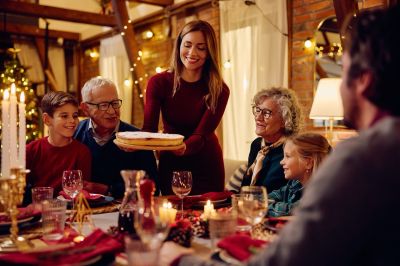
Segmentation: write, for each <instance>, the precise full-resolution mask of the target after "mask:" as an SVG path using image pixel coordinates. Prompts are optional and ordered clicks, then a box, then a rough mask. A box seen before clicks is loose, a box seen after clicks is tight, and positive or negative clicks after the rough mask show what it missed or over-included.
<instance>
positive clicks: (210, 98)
mask: <svg viewBox="0 0 400 266" xmlns="http://www.w3.org/2000/svg"><path fill="white" fill-rule="evenodd" d="M193 31H200V32H202V33H203V35H204V38H205V39H206V44H207V59H206V62H205V63H204V66H203V70H202V76H203V77H205V79H206V81H207V82H208V89H209V93H208V94H207V95H206V96H205V97H204V100H205V103H206V105H207V107H208V108H209V109H210V110H211V111H212V112H215V109H216V107H217V103H218V97H219V96H220V94H221V92H222V84H223V79H222V75H221V62H220V56H219V47H218V43H217V38H216V36H215V32H214V29H213V28H212V27H211V25H210V24H209V23H208V22H206V21H203V20H195V21H191V22H189V23H187V24H186V25H185V26H184V27H183V28H182V30H181V31H180V33H179V35H178V37H177V38H176V40H175V44H174V50H173V52H172V57H171V64H170V71H172V72H173V73H174V87H173V93H172V94H173V95H175V93H176V92H177V91H178V90H179V86H180V77H181V74H182V71H183V69H184V67H185V66H184V65H183V63H182V61H181V59H180V47H181V43H182V39H183V37H184V36H185V35H186V34H188V33H189V32H193Z"/></svg>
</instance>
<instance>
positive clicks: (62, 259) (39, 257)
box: [0, 229, 123, 265]
mask: <svg viewBox="0 0 400 266" xmlns="http://www.w3.org/2000/svg"><path fill="white" fill-rule="evenodd" d="M122 250H123V246H122V244H121V243H120V242H118V241H117V240H115V239H114V238H112V237H111V236H110V235H107V234H106V233H104V232H103V231H101V230H100V229H96V230H95V231H93V232H92V233H91V234H90V235H89V236H87V237H86V238H85V240H83V241H82V242H80V243H78V244H75V245H74V246H73V247H72V248H64V249H62V250H57V251H43V252H37V253H21V252H14V253H7V254H4V255H0V262H1V264H2V265H4V264H6V265H9V264H18V265H21V264H28V265H72V264H77V263H82V262H84V261H88V260H91V259H93V258H95V257H97V256H100V255H105V254H113V253H114V254H115V253H117V252H121V251H122Z"/></svg>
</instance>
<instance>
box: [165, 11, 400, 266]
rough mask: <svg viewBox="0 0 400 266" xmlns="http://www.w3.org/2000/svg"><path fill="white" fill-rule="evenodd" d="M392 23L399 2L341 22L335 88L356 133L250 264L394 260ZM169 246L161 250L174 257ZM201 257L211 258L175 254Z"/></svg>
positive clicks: (397, 181) (397, 141)
mask: <svg viewBox="0 0 400 266" xmlns="http://www.w3.org/2000/svg"><path fill="white" fill-rule="evenodd" d="M399 25H400V6H399V5H397V6H395V7H393V8H391V9H388V10H375V11H366V12H363V13H361V14H360V15H359V16H357V17H353V18H352V20H351V21H349V22H348V23H346V27H345V34H344V37H345V53H344V56H343V82H342V85H341V95H342V98H343V105H344V112H345V115H344V116H345V121H346V124H347V125H349V126H351V127H353V128H354V129H357V130H359V133H360V134H359V136H358V137H355V138H352V139H349V140H347V141H344V142H343V143H340V144H339V145H338V146H337V147H336V149H335V150H334V152H333V153H332V155H330V156H329V157H328V158H327V160H326V161H325V162H324V163H322V165H321V167H320V168H319V169H318V170H317V172H316V174H315V176H314V177H313V178H312V180H311V181H310V183H309V184H308V186H307V188H306V190H305V193H304V195H303V198H302V199H301V202H300V205H299V208H298V209H297V211H296V212H295V216H294V218H293V220H292V221H291V222H289V223H288V224H287V225H286V226H285V227H284V228H283V230H282V231H281V232H280V233H279V237H278V239H277V240H276V241H274V242H272V243H271V244H270V245H268V247H267V248H265V250H264V251H263V252H261V253H260V254H258V255H256V256H254V257H252V258H251V259H250V261H248V264H249V265H297V266H299V265H300V266H301V265H332V266H337V265H385V266H387V265H399V264H400V244H399V241H400V227H399V222H398V219H397V218H396V217H397V212H399V210H400V193H399V192H398V189H399V187H400V167H399V163H400V117H399V116H400V104H399V103H398V101H399V99H400V88H399V87H400V85H399V84H400V83H399V82H398V76H399V75H398V74H397V72H398V70H399V64H400V48H399V44H400V38H399V36H400V34H399V29H398V28H399ZM171 250H177V249H175V248H171V245H170V244H168V245H166V247H164V250H163V252H162V254H163V255H165V254H167V255H169V256H170V257H173V258H176V257H177V256H176V254H175V256H173V254H172V253H171ZM166 251H167V252H166ZM168 251H169V252H168ZM177 253H178V254H179V255H181V254H183V253H185V252H182V251H179V252H177ZM200 264H203V265H207V264H212V262H207V263H205V262H202V261H200V260H198V259H197V258H194V257H193V256H182V257H181V259H180V265H191V266H193V265H200Z"/></svg>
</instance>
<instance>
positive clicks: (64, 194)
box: [59, 189, 104, 200]
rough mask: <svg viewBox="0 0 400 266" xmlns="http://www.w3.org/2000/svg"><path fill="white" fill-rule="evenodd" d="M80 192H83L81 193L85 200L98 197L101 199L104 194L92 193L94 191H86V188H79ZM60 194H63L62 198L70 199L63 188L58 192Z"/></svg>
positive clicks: (97, 198)
mask: <svg viewBox="0 0 400 266" xmlns="http://www.w3.org/2000/svg"><path fill="white" fill-rule="evenodd" d="M81 193H83V195H84V196H85V198H86V199H87V200H99V199H102V198H103V197H104V196H103V195H101V194H94V193H89V192H87V191H86V190H84V189H83V190H81ZM59 194H60V195H61V196H63V197H64V199H68V200H70V199H72V198H71V197H70V196H69V195H68V194H67V193H65V192H64V191H63V190H61V191H60V193H59Z"/></svg>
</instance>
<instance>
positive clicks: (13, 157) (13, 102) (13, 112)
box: [10, 83, 19, 167]
mask: <svg viewBox="0 0 400 266" xmlns="http://www.w3.org/2000/svg"><path fill="white" fill-rule="evenodd" d="M17 134H18V132H17V95H16V88H15V84H14V83H13V84H11V96H10V166H11V167H15V166H18V164H19V163H18V161H17V160H18V158H17Z"/></svg>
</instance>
